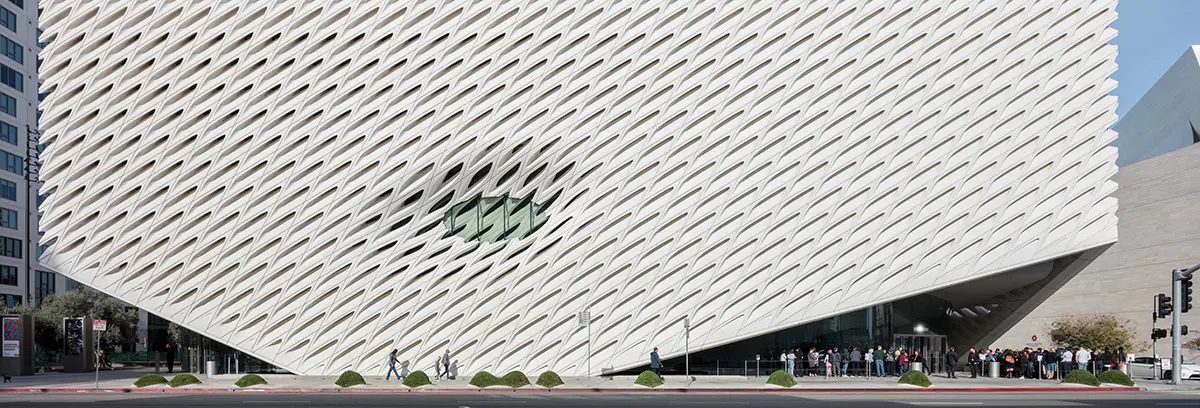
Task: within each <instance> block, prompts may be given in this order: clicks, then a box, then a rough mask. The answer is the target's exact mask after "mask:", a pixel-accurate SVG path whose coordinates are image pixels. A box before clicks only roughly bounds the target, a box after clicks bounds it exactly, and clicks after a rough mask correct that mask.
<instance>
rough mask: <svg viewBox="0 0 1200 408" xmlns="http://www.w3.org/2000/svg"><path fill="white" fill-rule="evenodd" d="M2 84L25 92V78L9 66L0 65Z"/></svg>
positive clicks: (0, 81)
mask: <svg viewBox="0 0 1200 408" xmlns="http://www.w3.org/2000/svg"><path fill="white" fill-rule="evenodd" d="M0 83H3V84H5V85H8V86H11V87H12V88H13V89H16V90H18V91H21V92H25V77H24V76H23V75H21V73H20V72H18V71H17V70H15V69H12V68H9V66H8V65H4V64H0Z"/></svg>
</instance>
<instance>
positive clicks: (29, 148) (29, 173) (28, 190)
mask: <svg viewBox="0 0 1200 408" xmlns="http://www.w3.org/2000/svg"><path fill="white" fill-rule="evenodd" d="M41 137H42V134H41V133H39V132H38V131H37V130H34V129H33V128H32V127H30V126H29V125H25V171H24V173H25V245H24V246H25V248H23V249H22V251H25V254H24V255H25V256H24V258H25V301H26V302H29V303H27V304H29V305H35V306H36V304H35V303H36V301H35V299H34V298H33V257H34V256H37V245H34V244H33V229H34V228H37V226H36V224H35V223H34V222H33V213H34V211H37V197H36V195H34V194H33V184H34V183H36V182H38V181H39V180H38V176H39V173H40V171H41V168H42V163H41V157H40V156H39V154H40V153H41V152H40V151H38V146H41Z"/></svg>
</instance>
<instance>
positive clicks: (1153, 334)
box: [1150, 329, 1167, 341]
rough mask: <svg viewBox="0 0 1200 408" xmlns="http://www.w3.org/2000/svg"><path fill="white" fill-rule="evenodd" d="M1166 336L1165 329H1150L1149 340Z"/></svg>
mask: <svg viewBox="0 0 1200 408" xmlns="http://www.w3.org/2000/svg"><path fill="white" fill-rule="evenodd" d="M1165 338H1167V329H1154V330H1151V331H1150V341H1154V340H1158V339H1165Z"/></svg>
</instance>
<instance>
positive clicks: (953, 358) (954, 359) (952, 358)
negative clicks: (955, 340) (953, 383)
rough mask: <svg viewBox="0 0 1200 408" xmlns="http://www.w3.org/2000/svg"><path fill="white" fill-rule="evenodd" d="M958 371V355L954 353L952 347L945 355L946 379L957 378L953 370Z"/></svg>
mask: <svg viewBox="0 0 1200 408" xmlns="http://www.w3.org/2000/svg"><path fill="white" fill-rule="evenodd" d="M957 369H958V353H956V352H954V347H951V348H950V352H949V353H946V378H958V377H955V376H954V370H957Z"/></svg>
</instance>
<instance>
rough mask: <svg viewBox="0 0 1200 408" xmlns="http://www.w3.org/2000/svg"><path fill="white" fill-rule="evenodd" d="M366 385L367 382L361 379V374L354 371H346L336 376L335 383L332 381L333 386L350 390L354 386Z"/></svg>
mask: <svg viewBox="0 0 1200 408" xmlns="http://www.w3.org/2000/svg"><path fill="white" fill-rule="evenodd" d="M366 383H367V380H364V379H363V376H362V374H359V373H356V372H354V371H346V372H344V373H342V375H340V376H338V379H337V381H334V384H335V385H337V386H338V387H342V388H350V387H353V386H355V385H364V384H366Z"/></svg>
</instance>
